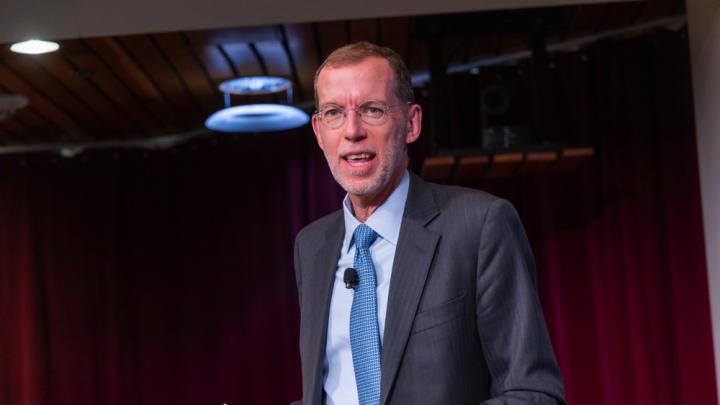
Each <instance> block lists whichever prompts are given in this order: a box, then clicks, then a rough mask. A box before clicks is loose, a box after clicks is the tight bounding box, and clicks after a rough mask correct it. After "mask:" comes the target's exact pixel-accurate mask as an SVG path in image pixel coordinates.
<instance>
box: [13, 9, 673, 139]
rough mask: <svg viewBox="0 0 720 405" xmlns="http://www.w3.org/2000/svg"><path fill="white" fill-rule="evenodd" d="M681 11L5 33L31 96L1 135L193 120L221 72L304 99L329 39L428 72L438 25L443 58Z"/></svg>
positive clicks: (139, 128) (138, 127)
mask: <svg viewBox="0 0 720 405" xmlns="http://www.w3.org/2000/svg"><path fill="white" fill-rule="evenodd" d="M684 13H685V10H684V2H683V1H682V0H650V1H646V2H632V3H612V4H595V5H586V6H573V7H558V8H551V9H537V10H514V11H501V12H484V13H473V14H463V15H442V16H425V17H397V18H382V19H372V20H353V21H336V22H321V23H305V24H283V25H276V26H263V27H251V28H227V29H220V30H206V31H184V32H169V33H154V34H145V35H129V36H114V37H101V38H83V39H72V40H63V41H60V46H61V48H60V51H58V52H55V53H51V54H46V55H20V54H15V53H12V52H10V50H9V44H2V45H0V94H13V93H15V94H23V95H26V96H27V97H28V98H29V100H30V104H29V106H28V107H26V108H23V109H21V110H19V111H17V113H16V114H15V115H14V116H12V117H10V118H8V119H6V120H4V121H0V146H2V147H8V146H29V145H67V144H71V143H88V142H104V141H117V140H136V139H144V138H152V137H157V136H162V135H170V134H181V133H187V132H188V131H197V130H200V129H202V128H204V121H205V119H206V118H207V117H208V116H209V115H210V114H212V113H213V112H215V111H216V110H218V109H220V108H222V107H223V95H222V93H221V92H220V91H219V90H218V85H219V83H221V82H223V81H225V80H228V79H231V78H234V77H239V76H249V75H276V76H282V77H286V78H289V79H291V80H292V81H293V82H294V86H295V87H294V88H295V93H294V94H295V99H294V102H295V103H296V104H298V105H300V106H304V107H305V108H310V107H309V106H310V105H311V103H312V97H313V91H312V80H313V74H314V71H315V69H316V68H317V66H318V65H319V64H320V63H321V61H322V60H323V58H324V57H325V56H326V55H327V54H328V53H329V52H331V51H332V50H333V49H335V48H337V47H338V46H341V45H343V44H345V43H348V42H353V41H359V40H369V41H373V42H376V43H380V44H383V45H386V46H389V47H391V48H393V49H395V50H396V51H398V52H399V53H400V54H401V55H403V56H404V57H405V58H406V60H407V61H408V64H409V67H410V69H411V71H413V72H424V71H427V69H428V52H427V48H428V47H427V41H428V39H429V37H431V36H433V35H442V45H443V56H442V57H443V63H445V64H447V65H453V64H458V63H466V62H472V61H477V60H481V59H483V58H490V57H496V56H498V55H503V54H506V53H508V52H513V51H517V50H522V49H527V42H528V37H527V36H528V30H527V25H528V24H529V23H530V22H531V21H532V20H528V18H530V19H532V18H535V17H537V16H540V17H542V18H543V19H544V20H545V21H550V22H551V24H547V28H548V30H547V38H548V42H549V43H552V42H557V41H566V40H569V39H573V38H580V37H584V36H588V35H594V34H598V33H601V32H605V31H608V30H615V29H618V28H622V27H628V26H633V25H637V24H642V23H645V22H649V21H653V20H657V19H662V18H664V17H668V16H677V15H683V14H684ZM437 27H440V28H441V29H440V30H439V31H438V30H437Z"/></svg>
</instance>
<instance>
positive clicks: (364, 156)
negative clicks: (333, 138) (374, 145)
mask: <svg viewBox="0 0 720 405" xmlns="http://www.w3.org/2000/svg"><path fill="white" fill-rule="evenodd" d="M347 159H351V160H356V159H370V154H369V153H357V154H354V155H347Z"/></svg>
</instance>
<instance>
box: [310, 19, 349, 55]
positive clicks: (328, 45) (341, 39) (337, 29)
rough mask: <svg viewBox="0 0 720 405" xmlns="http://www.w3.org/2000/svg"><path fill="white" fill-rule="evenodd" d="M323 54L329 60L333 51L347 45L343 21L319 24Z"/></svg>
mask: <svg viewBox="0 0 720 405" xmlns="http://www.w3.org/2000/svg"><path fill="white" fill-rule="evenodd" d="M317 28H318V32H319V36H320V45H321V49H322V54H323V55H324V56H325V57H326V58H327V56H328V55H330V53H331V52H332V51H334V50H335V49H337V48H340V47H341V46H343V45H345V44H346V43H347V33H346V30H345V23H344V22H343V21H329V22H321V23H318V24H317Z"/></svg>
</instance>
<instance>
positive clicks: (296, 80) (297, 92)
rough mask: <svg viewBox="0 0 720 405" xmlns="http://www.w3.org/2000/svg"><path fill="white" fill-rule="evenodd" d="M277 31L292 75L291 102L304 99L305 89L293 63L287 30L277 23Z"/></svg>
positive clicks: (293, 58)
mask: <svg viewBox="0 0 720 405" xmlns="http://www.w3.org/2000/svg"><path fill="white" fill-rule="evenodd" d="M277 28H278V31H280V34H281V36H282V41H280V44H281V45H282V48H283V52H284V53H285V57H286V58H287V61H288V66H289V67H290V75H291V77H292V82H293V94H294V100H293V102H297V101H304V100H305V95H306V94H307V93H306V92H305V89H303V87H302V84H301V83H300V75H299V73H298V68H297V65H296V63H295V57H294V55H293V52H292V50H291V49H290V41H289V39H288V36H287V31H286V30H285V26H283V25H278V27H277Z"/></svg>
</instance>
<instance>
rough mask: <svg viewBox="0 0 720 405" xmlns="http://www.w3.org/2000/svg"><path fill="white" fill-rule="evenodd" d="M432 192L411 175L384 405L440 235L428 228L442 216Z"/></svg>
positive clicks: (391, 310) (385, 351) (389, 317)
mask: <svg viewBox="0 0 720 405" xmlns="http://www.w3.org/2000/svg"><path fill="white" fill-rule="evenodd" d="M438 213H439V212H438V209H437V205H436V203H435V200H434V198H433V195H432V190H431V189H430V188H429V187H428V186H427V185H426V184H425V183H424V182H423V181H422V180H421V179H420V178H418V177H417V176H415V175H413V174H411V176H410V189H409V191H408V199H407V203H406V204H405V213H404V215H403V220H402V224H401V226H400V237H399V238H398V245H397V249H396V251H395V261H394V263H393V270H392V279H391V282H390V293H389V298H388V308H387V314H386V320H385V325H386V326H385V332H384V339H383V348H382V377H381V384H380V386H381V387H380V389H381V391H380V394H381V401H380V403H382V404H384V403H385V401H387V398H388V395H389V393H390V390H391V388H392V385H393V383H394V381H395V376H396V374H397V371H398V367H399V366H400V361H401V360H402V356H403V353H404V352H405V346H406V344H407V341H408V337H409V336H410V329H411V327H412V323H413V319H414V318H415V313H416V312H417V308H418V304H419V302H420V297H421V296H422V292H423V288H424V286H425V280H426V279H427V274H428V271H429V270H430V264H431V263H432V259H433V256H434V255H435V248H436V247H437V243H438V241H439V239H440V235H438V234H436V233H434V232H431V231H429V230H427V229H426V228H425V226H426V225H427V224H428V223H429V222H430V221H431V220H432V219H433V218H435V217H436V216H437V215H438Z"/></svg>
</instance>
